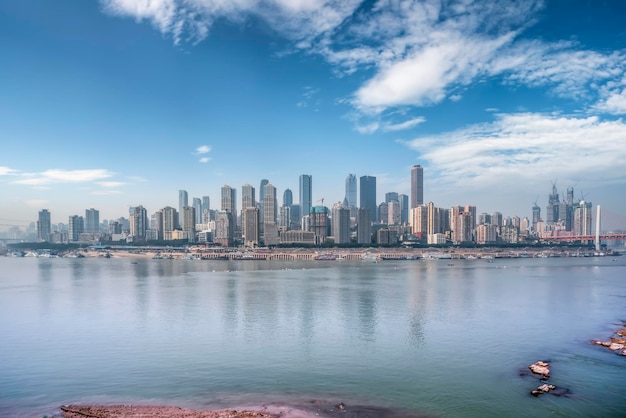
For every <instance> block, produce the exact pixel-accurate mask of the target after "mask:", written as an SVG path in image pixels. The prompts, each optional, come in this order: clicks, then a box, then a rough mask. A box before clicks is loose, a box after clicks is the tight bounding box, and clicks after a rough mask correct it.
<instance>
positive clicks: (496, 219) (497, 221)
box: [491, 212, 502, 226]
mask: <svg viewBox="0 0 626 418" xmlns="http://www.w3.org/2000/svg"><path fill="white" fill-rule="evenodd" d="M491 225H495V226H502V214H501V213H500V212H493V213H492V214H491Z"/></svg>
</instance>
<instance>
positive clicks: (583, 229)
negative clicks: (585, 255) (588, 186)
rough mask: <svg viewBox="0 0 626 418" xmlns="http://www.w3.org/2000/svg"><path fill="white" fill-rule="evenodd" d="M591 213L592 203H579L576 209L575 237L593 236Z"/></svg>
mask: <svg viewBox="0 0 626 418" xmlns="http://www.w3.org/2000/svg"><path fill="white" fill-rule="evenodd" d="M591 212H592V204H591V202H585V201H584V200H581V201H580V202H578V205H577V206H576V208H575V209H574V235H577V236H582V235H587V236H589V235H591ZM584 242H586V241H584Z"/></svg>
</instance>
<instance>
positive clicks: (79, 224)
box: [68, 215, 85, 241]
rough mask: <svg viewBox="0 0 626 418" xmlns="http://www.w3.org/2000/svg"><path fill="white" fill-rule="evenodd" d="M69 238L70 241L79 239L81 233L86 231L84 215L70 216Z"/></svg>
mask: <svg viewBox="0 0 626 418" xmlns="http://www.w3.org/2000/svg"><path fill="white" fill-rule="evenodd" d="M68 228H69V233H68V239H69V240H70V241H78V238H79V235H80V234H82V233H83V232H84V231H85V221H84V219H83V217H82V216H78V215H73V216H70V218H69V222H68Z"/></svg>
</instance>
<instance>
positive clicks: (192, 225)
mask: <svg viewBox="0 0 626 418" xmlns="http://www.w3.org/2000/svg"><path fill="white" fill-rule="evenodd" d="M182 219H183V223H182V225H181V229H182V230H183V232H184V233H185V236H186V238H187V240H188V241H189V242H195V241H196V208H194V207H193V206H185V207H184V208H183V216H182Z"/></svg>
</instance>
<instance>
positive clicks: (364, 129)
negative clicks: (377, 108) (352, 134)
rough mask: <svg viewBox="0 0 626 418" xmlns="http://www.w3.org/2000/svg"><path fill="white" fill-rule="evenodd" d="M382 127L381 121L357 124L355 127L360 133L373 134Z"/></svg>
mask: <svg viewBox="0 0 626 418" xmlns="http://www.w3.org/2000/svg"><path fill="white" fill-rule="evenodd" d="M379 128H380V123H378V122H372V123H369V124H367V125H357V126H356V127H355V129H356V130H357V132H358V133H360V134H373V133H374V132H376V131H377V130H378V129H379Z"/></svg>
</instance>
